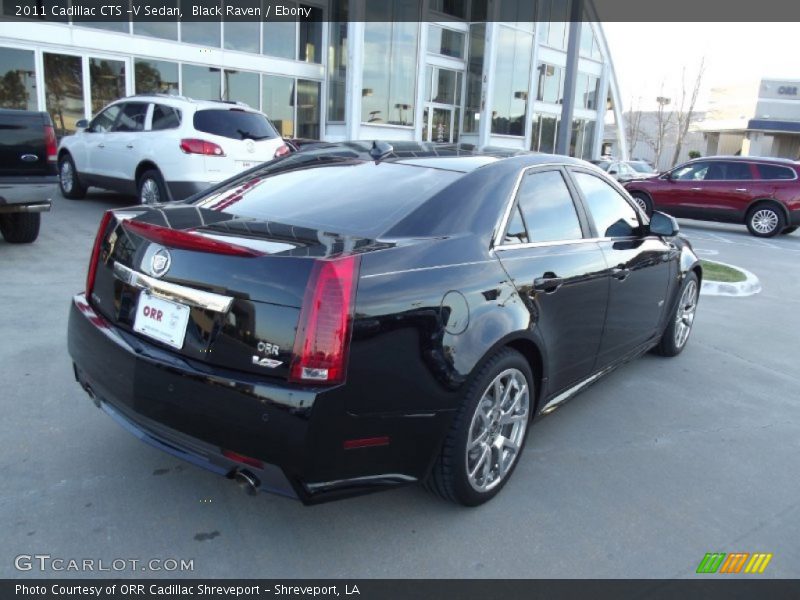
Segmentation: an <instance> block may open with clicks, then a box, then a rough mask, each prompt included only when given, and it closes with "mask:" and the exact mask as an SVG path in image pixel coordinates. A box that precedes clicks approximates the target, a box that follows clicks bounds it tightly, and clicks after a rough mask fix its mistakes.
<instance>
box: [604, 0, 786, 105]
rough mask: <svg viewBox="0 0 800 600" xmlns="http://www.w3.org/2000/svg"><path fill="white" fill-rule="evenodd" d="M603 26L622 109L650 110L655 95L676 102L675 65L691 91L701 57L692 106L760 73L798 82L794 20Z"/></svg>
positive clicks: (678, 87)
mask: <svg viewBox="0 0 800 600" xmlns="http://www.w3.org/2000/svg"><path fill="white" fill-rule="evenodd" d="M698 1H702V0H698ZM603 30H604V32H605V35H606V41H607V42H608V45H609V48H610V51H611V58H612V60H613V62H614V71H615V72H616V75H617V82H618V84H619V87H620V94H621V96H622V98H621V100H622V104H623V106H624V109H625V110H626V111H627V110H630V109H631V105H632V104H634V105H636V104H640V106H641V110H653V109H654V108H655V107H656V102H655V98H656V97H657V96H666V97H668V98H672V99H673V103H674V102H677V98H678V97H679V95H680V92H681V83H680V82H681V70H682V69H683V67H684V66H685V67H686V73H687V81H688V83H687V88H688V90H691V88H692V87H693V84H694V81H695V77H696V73H697V69H698V66H699V64H700V60H701V59H702V58H703V57H705V65H706V69H705V76H704V78H703V83H702V84H701V94H700V97H699V99H698V104H697V107H696V109H698V110H703V109H704V108H705V106H706V104H707V101H708V92H709V90H710V88H712V87H716V86H721V85H728V84H734V83H747V82H753V81H754V82H757V81H759V80H761V79H762V78H767V79H769V78H774V79H795V80H798V81H800V60H798V59H797V42H798V40H800V23H610V22H609V23H603ZM662 83H663V92H661V91H660V90H661V86H662ZM687 93H690V91H687ZM640 98H641V100H639V99H640ZM634 108H635V109H638V108H639V107H638V106H634Z"/></svg>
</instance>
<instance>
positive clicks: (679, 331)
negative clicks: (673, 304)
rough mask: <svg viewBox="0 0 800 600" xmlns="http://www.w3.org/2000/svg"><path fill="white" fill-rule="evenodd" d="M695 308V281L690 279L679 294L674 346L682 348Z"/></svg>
mask: <svg viewBox="0 0 800 600" xmlns="http://www.w3.org/2000/svg"><path fill="white" fill-rule="evenodd" d="M696 310H697V282H696V281H694V280H691V281H690V282H689V283H688V284H687V285H686V288H685V289H684V290H683V293H682V294H681V300H680V302H679V303H678V310H677V314H676V315H675V346H676V347H678V348H682V347H683V345H684V344H685V343H686V340H687V339H689V334H690V333H691V332H692V324H693V323H694V314H695V311H696Z"/></svg>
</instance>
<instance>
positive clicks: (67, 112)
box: [43, 52, 85, 136]
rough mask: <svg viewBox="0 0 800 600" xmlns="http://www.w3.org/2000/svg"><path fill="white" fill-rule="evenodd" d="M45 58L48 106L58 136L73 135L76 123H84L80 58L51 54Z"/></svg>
mask: <svg viewBox="0 0 800 600" xmlns="http://www.w3.org/2000/svg"><path fill="white" fill-rule="evenodd" d="M43 57H44V89H45V104H46V108H47V112H49V113H50V117H51V118H52V119H53V124H54V125H55V130H56V135H58V136H62V135H66V134H68V133H73V132H74V131H75V123H76V122H77V121H79V120H80V119H83V117H84V111H85V106H84V104H83V65H82V64H81V58H80V56H67V55H65V54H50V53H49V52H45V53H44V54H43Z"/></svg>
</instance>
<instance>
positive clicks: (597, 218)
mask: <svg viewBox="0 0 800 600" xmlns="http://www.w3.org/2000/svg"><path fill="white" fill-rule="evenodd" d="M573 177H574V178H575V183H576V184H577V185H578V189H580V191H581V194H583V197H584V198H585V199H586V205H587V208H588V209H589V214H590V215H591V217H592V219H593V220H594V224H595V227H596V228H597V235H598V236H600V237H630V236H633V235H636V232H637V231H638V229H639V217H638V216H637V214H636V210H635V209H634V208H633V206H631V205H630V204H629V203H628V201H627V200H626V199H625V198H624V197H623V196H622V194H620V193H619V192H618V191H617V190H615V189H614V188H613V187H611V186H610V185H609V184H608V183H606V182H605V181H603V180H602V179H600V178H599V177H595V176H594V175H589V174H588V173H580V172H577V173H573Z"/></svg>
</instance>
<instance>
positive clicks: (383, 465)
mask: <svg viewBox="0 0 800 600" xmlns="http://www.w3.org/2000/svg"><path fill="white" fill-rule="evenodd" d="M68 344H69V353H70V355H71V357H72V359H73V362H74V367H75V376H76V379H77V380H78V382H79V383H80V384H81V386H82V387H83V388H84V389H85V390H86V391H87V392H89V394H90V396H92V398H93V399H94V401H95V404H96V405H98V406H99V407H100V408H102V409H103V410H104V411H105V412H106V413H108V414H109V415H110V416H111V417H112V418H114V419H115V420H116V421H117V422H118V423H119V424H120V425H122V426H123V427H124V428H125V429H127V430H128V431H130V432H131V433H133V434H134V435H136V436H137V437H139V438H140V439H142V440H143V441H145V442H147V443H149V444H151V445H154V446H156V447H158V448H160V449H162V450H164V451H166V452H169V453H170V454H173V455H175V456H179V457H181V458H183V459H185V460H187V461H189V462H191V463H193V464H196V465H198V466H201V467H204V468H206V469H209V470H211V471H214V472H216V473H219V474H221V475H226V476H229V477H231V476H233V475H234V474H235V472H236V470H246V471H250V472H251V473H253V474H255V475H256V477H257V478H258V480H259V482H260V489H262V490H264V491H269V492H275V493H279V494H283V495H286V496H291V497H295V498H298V499H300V500H301V501H303V502H304V503H307V504H313V503H317V502H322V501H325V500H330V499H333V498H337V497H342V496H350V495H356V494H360V493H366V492H370V491H375V490H377V489H381V488H385V487H390V486H395V485H401V484H406V483H411V482H415V481H417V480H418V479H420V478H421V477H423V476H424V475H425V474H426V473H427V471H428V469H429V467H430V464H431V461H432V459H433V456H434V454H435V451H436V450H437V449H438V446H439V443H440V440H441V439H442V436H443V434H444V432H445V431H446V427H447V426H448V425H449V422H450V414H449V412H448V413H439V414H430V415H426V417H427V418H419V415H390V416H386V415H384V416H370V417H358V416H354V415H351V414H349V413H347V411H346V410H345V398H346V396H345V393H346V392H345V391H344V390H346V386H339V387H336V388H326V389H324V390H315V389H301V388H297V387H290V386H285V385H278V384H274V383H264V382H261V381H258V380H257V378H254V377H252V376H249V375H247V374H243V373H239V372H231V371H225V370H220V369H216V368H212V367H210V366H209V365H205V364H201V363H197V362H196V361H189V360H186V359H183V358H181V357H180V356H178V355H176V354H174V353H172V352H168V351H166V350H163V349H161V348H160V347H158V346H157V345H155V344H149V343H146V342H144V341H142V340H141V339H140V338H139V337H137V336H134V335H132V334H129V333H128V332H126V331H123V330H121V329H119V328H117V327H115V326H113V325H111V324H110V323H109V322H108V321H106V320H105V319H104V318H103V317H102V316H100V315H98V314H97V313H96V312H95V311H94V310H93V309H92V308H91V307H90V306H89V305H88V304H87V303H86V300H85V297H84V296H83V295H82V294H81V295H79V296H75V297H74V298H73V301H72V305H71V309H70V317H69V335H68ZM380 436H389V437H390V439H391V443H390V445H388V446H380V447H370V448H358V449H344V446H343V441H344V440H349V439H361V438H373V437H380ZM223 450H229V451H232V452H235V453H237V454H240V455H244V456H246V457H252V458H255V459H258V460H259V461H262V462H263V468H261V469H258V468H255V467H252V466H250V465H244V464H241V463H238V462H234V461H233V460H231V459H229V458H227V457H226V456H225V455H223Z"/></svg>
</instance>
